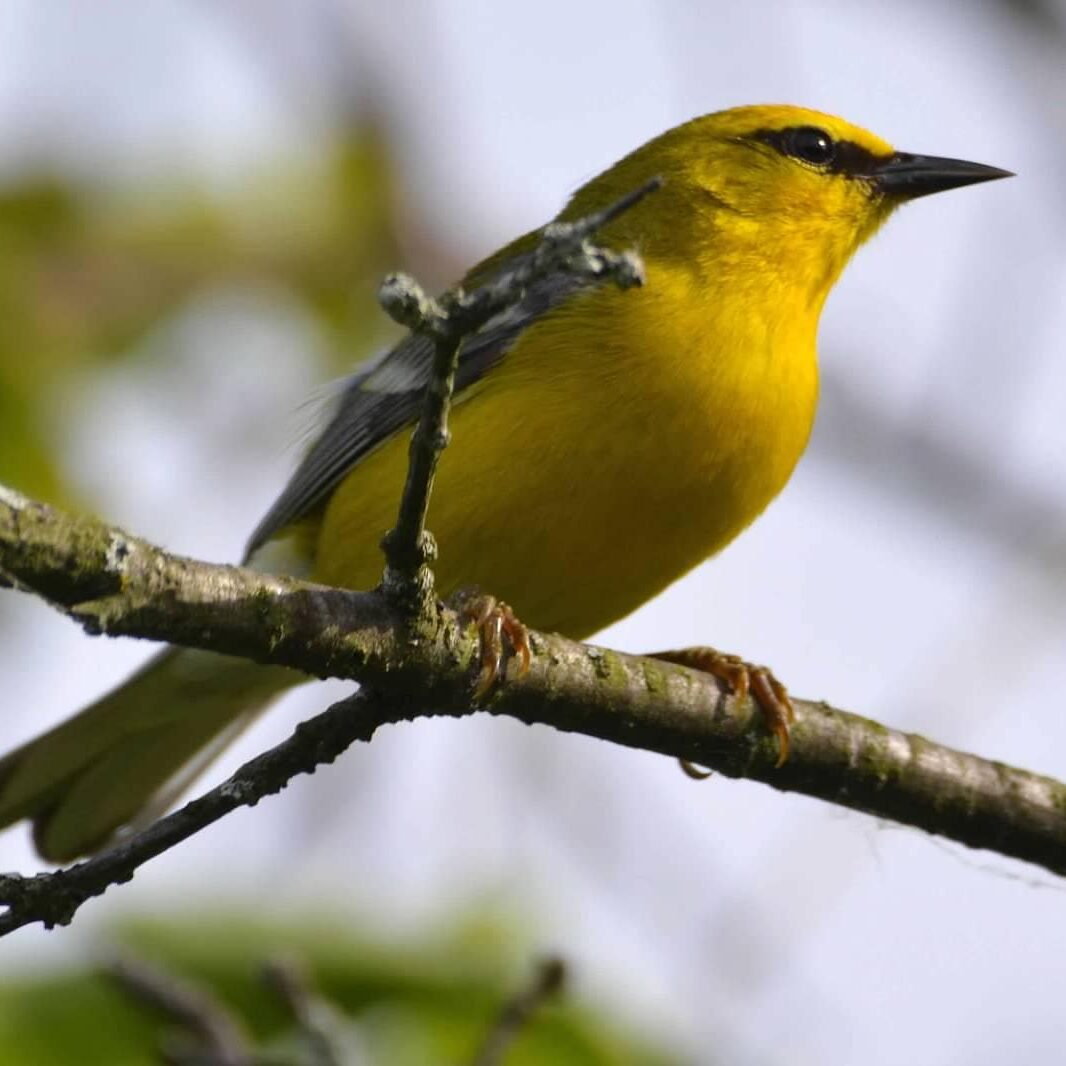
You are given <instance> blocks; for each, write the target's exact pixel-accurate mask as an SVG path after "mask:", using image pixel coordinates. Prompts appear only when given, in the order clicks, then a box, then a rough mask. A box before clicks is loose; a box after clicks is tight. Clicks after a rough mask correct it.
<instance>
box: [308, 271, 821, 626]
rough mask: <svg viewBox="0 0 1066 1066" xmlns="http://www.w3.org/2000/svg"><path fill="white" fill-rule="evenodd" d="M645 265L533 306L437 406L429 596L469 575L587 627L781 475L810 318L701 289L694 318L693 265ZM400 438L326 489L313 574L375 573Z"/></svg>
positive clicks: (651, 584) (707, 546)
mask: <svg viewBox="0 0 1066 1066" xmlns="http://www.w3.org/2000/svg"><path fill="white" fill-rule="evenodd" d="M649 281H650V282H651V284H649V286H648V288H646V289H643V290H640V291H637V292H631V293H624V294H623V293H617V292H614V291H608V290H600V291H598V292H597V293H595V294H592V295H590V296H588V297H586V298H584V299H583V300H581V301H577V302H575V303H574V305H573V306H571V307H568V308H567V309H566V310H565V312H564V313H556V314H554V315H553V316H552V317H551V318H549V319H546V320H544V321H543V322H540V323H538V324H537V325H535V326H534V327H532V328H531V329H530V330H528V331H527V332H526V333H525V334H523V336H522V338H521V339H520V340H519V342H518V343H517V345H516V346H515V348H514V349H513V350H512V351H511V352H510V353H509V354H508V355H507V357H506V358H505V359H504V361H503V362H502V364H501V365H500V366H499V367H498V368H497V369H495V370H494V371H492V373H491V374H490V375H489V376H488V377H487V378H486V380H485V381H484V382H483V383H481V384H480V385H479V386H478V387H477V389H476V391H474V392H473V394H472V395H471V396H469V397H468V398H466V399H462V400H461V402H458V403H457V405H456V407H455V408H454V409H453V412H452V444H451V445H450V447H449V448H448V449H447V450H446V451H445V453H444V455H443V457H442V458H441V462H440V467H439V471H438V476H437V480H436V485H435V488H434V493H433V499H432V503H431V506H430V512H429V523H428V524H429V528H430V529H431V530H432V531H433V533H434V535H435V537H436V539H437V542H438V544H439V547H440V557H439V560H438V563H437V567H436V574H437V581H438V588H439V591H440V593H441V594H442V595H444V596H447V595H449V594H450V593H451V592H452V591H454V590H455V589H456V588H459V587H462V586H467V585H476V586H478V587H479V588H481V589H482V590H484V591H486V592H491V593H493V594H494V595H496V596H498V597H500V598H502V599H504V600H506V601H507V602H508V603H510V604H511V605H512V606H513V607H514V609H515V611H516V613H517V614H518V615H519V617H521V618H522V619H523V620H524V621H525V622H527V623H528V624H529V625H531V626H533V627H535V628H537V629H544V630H557V631H559V632H562V633H565V634H567V635H569V636H571V637H574V638H584V637H587V636H589V635H591V634H592V633H594V632H596V631H597V630H599V629H602V628H603V627H605V626H606V625H608V624H610V623H611V622H614V621H615V620H617V619H619V618H621V617H623V616H624V615H626V614H628V613H630V612H631V611H633V610H634V609H635V608H637V607H639V606H640V605H641V604H642V603H644V602H645V601H647V600H648V599H650V598H651V597H652V596H654V595H656V594H657V593H658V592H660V591H661V590H662V589H663V588H665V587H666V586H667V585H669V584H670V583H671V582H673V581H674V580H676V579H677V578H678V577H680V576H681V575H682V574H684V573H685V572H687V571H688V570H690V569H691V568H692V567H693V566H696V565H697V564H698V563H700V562H701V561H703V560H704V559H706V558H707V557H708V556H709V555H712V554H714V553H715V552H716V551H718V550H719V549H720V548H722V547H723V546H724V545H725V544H726V543H728V542H729V541H730V540H731V539H732V538H733V537H734V536H736V534H737V533H739V532H740V531H741V530H742V529H743V528H744V527H745V526H746V525H747V524H748V523H749V522H751V521H752V520H753V519H754V518H755V517H756V516H757V515H758V514H759V512H760V511H762V509H763V508H764V507H765V506H766V504H767V503H769V501H770V500H771V499H772V498H773V496H774V495H775V494H776V493H777V492H778V491H779V490H780V489H781V487H782V486H783V485H784V483H785V481H786V480H787V479H788V476H789V475H790V473H791V472H792V469H793V467H794V466H795V463H796V461H797V460H798V458H799V456H800V454H801V453H802V451H803V448H804V445H805V444H806V441H807V437H808V435H809V432H810V427H811V422H812V419H813V414H814V407H815V401H816V394H817V369H816V362H815V356H814V324H813V323H805V322H801V323H798V324H795V323H787V322H786V323H785V325H784V326H779V327H777V328H774V327H773V326H771V325H768V324H767V323H765V322H756V323H753V322H751V321H748V320H743V319H740V320H737V321H733V322H723V321H722V320H721V319H720V318H716V317H715V316H714V314H713V310H712V308H713V294H711V295H709V296H708V302H709V313H708V316H707V323H706V329H704V330H703V331H702V332H697V333H695V334H694V333H693V332H692V331H691V330H685V329H684V328H682V324H681V322H680V321H679V319H678V316H675V315H672V314H671V313H670V302H671V300H676V299H681V300H683V301H685V306H691V304H690V303H689V302H688V301H689V299H690V297H691V295H692V294H691V293H685V292H683V291H681V288H680V287H681V286H682V285H687V284H690V282H689V281H688V280H687V279H679V278H673V277H669V276H666V275H665V274H664V273H663V272H661V271H660V272H658V276H655V275H653V276H652V277H651V278H650V279H649ZM656 282H658V284H656ZM688 320H689V321H691V316H688ZM408 439H409V433H408V432H404V433H401V434H399V435H398V436H397V437H395V438H393V439H392V440H390V441H388V442H387V443H385V444H384V445H383V446H382V447H380V448H379V449H378V450H377V451H375V452H374V453H372V454H371V455H370V456H368V457H367V458H366V459H365V460H363V461H362V462H361V463H360V464H359V465H358V466H357V467H356V468H355V469H353V471H352V472H351V473H350V474H349V475H348V477H347V478H346V479H345V480H344V482H343V483H342V484H341V485H340V486H339V487H338V489H337V490H336V492H335V493H334V495H333V497H332V498H331V500H330V501H329V504H328V506H327V507H326V510H325V513H324V515H323V519H322V523H321V527H320V532H319V535H318V538H317V550H316V559H315V564H314V577H315V578H316V579H317V580H320V581H323V582H326V583H328V584H334V585H340V586H344V587H350V588H369V587H371V586H373V585H374V584H375V583H376V582H377V581H378V579H379V578H380V575H381V569H382V557H381V552H380V549H379V547H378V544H379V541H380V539H381V536H382V534H383V533H384V532H385V531H386V530H387V529H388V528H390V527H391V525H392V524H393V522H394V521H395V517H396V510H397V504H398V501H399V495H400V491H401V487H402V485H403V480H404V472H405V470H406V466H407V445H408Z"/></svg>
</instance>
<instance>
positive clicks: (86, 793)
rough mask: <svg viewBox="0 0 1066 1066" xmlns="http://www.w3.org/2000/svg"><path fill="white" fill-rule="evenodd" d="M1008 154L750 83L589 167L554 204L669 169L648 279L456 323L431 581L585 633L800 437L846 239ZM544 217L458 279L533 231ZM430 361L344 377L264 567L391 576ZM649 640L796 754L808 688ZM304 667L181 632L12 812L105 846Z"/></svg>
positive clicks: (651, 219)
mask: <svg viewBox="0 0 1066 1066" xmlns="http://www.w3.org/2000/svg"><path fill="white" fill-rule="evenodd" d="M1008 176H1010V172H1008V171H1005V170H1001V169H999V168H996V167H990V166H985V165H983V164H978V163H972V162H967V161H964V160H959V159H949V158H943V157H938V156H929V155H916V154H910V153H906V152H899V151H897V150H896V149H894V148H893V147H892V146H891V145H890V144H889V143H888V142H886V141H884V140H882V139H881V138H880V137H878V136H876V135H875V134H873V133H870V132H869V131H867V130H865V129H863V128H861V127H858V126H855V125H852V124H851V123H849V122H847V121H845V120H843V119H841V118H837V117H835V116H832V115H828V114H823V113H821V112H818V111H813V110H809V109H805V108H800V107H795V106H791V105H756V106H745V107H736V108H732V109H729V110H724V111H718V112H715V113H711V114H706V115H702V116H700V117H697V118H694V119H691V120H689V121H687V122H685V123H683V124H681V125H679V126H676V127H674V128H672V129H669V130H667V131H666V132H664V133H662V134H660V135H659V136H656V137H654V138H653V139H652V140H650V141H648V142H647V143H645V144H643V145H642V146H640V147H638V148H637V149H635V150H634V151H632V152H630V154H628V155H626V156H625V157H624V158H623V159H621V160H620V161H619V162H617V163H615V164H614V165H613V166H611V167H610V168H609V169H607V170H606V171H604V172H603V173H601V174H599V175H598V176H597V177H595V178H593V179H592V180H590V181H589V182H587V183H586V184H584V185H583V186H581V187H580V188H579V189H577V191H576V192H574V193H573V195H572V196H571V197H570V199H569V201H568V202H567V204H566V205H565V207H564V208H563V210H562V211H561V212H560V214H559V216H558V219H559V220H560V221H567V220H573V219H576V218H580V217H584V216H586V215H588V214H591V213H592V212H595V211H598V210H600V209H602V208H604V207H605V206H607V205H609V204H610V203H612V202H614V201H616V200H617V199H618V198H619V197H621V196H623V195H624V194H626V193H628V192H630V191H632V190H633V189H635V188H638V187H640V186H641V185H643V184H644V183H646V182H648V181H649V180H651V179H653V178H660V179H661V182H662V186H661V188H660V189H659V191H658V192H656V193H655V194H654V195H650V196H647V197H646V198H644V199H643V200H641V201H640V202H639V203H638V204H637V205H636V206H634V207H633V208H632V209H631V210H629V211H628V212H626V213H624V214H622V215H620V216H619V217H617V218H615V219H614V220H613V221H612V222H610V224H609V225H608V226H606V227H605V228H604V229H603V230H602V231H601V234H600V239H601V240H602V242H603V243H605V244H608V245H612V246H617V247H631V248H634V249H636V250H637V251H638V252H639V254H640V255H641V257H642V259H643V262H644V266H645V272H646V281H645V284H644V285H643V287H641V288H639V289H633V290H631V291H628V292H621V291H619V290H617V289H614V288H612V287H609V286H592V285H590V284H588V283H587V282H583V281H580V280H575V279H574V278H563V277H550V278H546V279H544V280H541V281H537V282H534V283H532V284H531V285H530V286H529V287H528V289H527V291H526V292H525V294H524V295H523V297H522V298H521V300H520V301H519V302H518V303H517V304H516V305H515V306H514V307H512V308H511V309H510V310H509V311H507V312H505V313H503V314H501V315H499V316H497V317H496V318H495V319H493V320H492V321H490V322H489V323H487V324H486V325H485V327H484V328H482V329H481V330H480V331H479V332H477V333H475V334H474V335H472V336H470V337H468V338H467V339H466V341H465V342H464V345H463V347H462V350H461V352H460V359H459V366H458V372H457V377H456V393H455V405H454V407H453V410H452V417H451V430H452V434H451V443H450V446H449V447H448V449H447V450H446V451H445V452H444V454H443V456H442V458H441V462H440V466H439V470H438V473H437V479H436V486H435V492H434V498H433V503H432V507H431V509H430V516H429V518H430V522H429V524H430V527H431V528H432V530H433V532H434V534H435V537H436V540H437V542H438V544H439V558H438V560H437V562H436V564H435V574H436V580H437V587H438V589H439V590H440V592H441V594H442V595H449V594H452V593H456V592H458V591H459V590H460V589H463V588H466V587H477V588H479V589H484V590H486V591H487V592H490V593H491V594H493V595H494V596H498V597H499V598H500V600H501V601H506V603H508V604H511V605H512V606H513V608H514V612H515V615H514V616H511V615H508V617H507V619H506V621H508V622H511V621H512V620H513V618H514V617H520V618H521V620H522V623H523V624H526V625H529V626H532V627H534V628H536V629H539V630H545V631H549V630H554V631H558V632H560V633H563V634H565V635H567V636H569V637H571V638H573V639H578V640H582V639H586V638H588V637H590V636H591V635H593V634H594V633H596V632H598V631H599V630H601V629H603V628H605V627H606V626H607V625H609V624H610V623H612V622H614V621H616V620H618V619H620V618H622V617H624V616H626V615H628V614H630V613H631V612H632V611H634V610H636V609H637V608H638V607H640V606H641V605H642V604H644V603H645V602H646V601H648V600H650V599H651V598H652V597H654V596H655V595H656V594H658V593H659V592H660V591H662V590H663V589H664V588H666V587H667V586H668V585H670V584H671V583H673V582H674V581H675V580H677V579H678V578H680V577H681V576H682V575H684V574H685V573H687V572H688V571H690V570H692V569H693V568H694V567H695V566H697V565H698V564H700V563H702V562H703V561H704V560H706V559H708V558H709V557H711V556H713V555H715V554H716V553H717V552H718V551H720V550H721V549H722V548H723V547H724V546H725V545H726V544H728V543H729V542H730V541H732V540H733V539H734V538H735V537H736V536H737V535H738V534H739V533H741V532H742V531H743V530H744V529H745V528H747V527H748V526H749V525H750V524H751V522H752V521H753V520H754V519H755V518H756V517H757V516H758V515H759V514H760V513H761V512H762V511H763V510H764V509H765V508H766V506H767V505H768V504H769V503H770V501H771V500H772V499H773V498H774V497H775V496H776V495H777V494H778V492H780V490H781V489H782V488H783V486H784V485H785V483H786V482H787V481H788V479H789V477H790V475H791V474H792V471H793V469H794V468H795V466H796V463H797V462H798V460H799V459H800V456H801V455H802V453H803V451H804V448H805V446H806V444H807V440H808V437H809V435H810V432H811V428H812V424H813V421H814V416H815V409H816V406H817V397H818V361H817V355H816V347H817V345H816V341H817V331H818V323H819V318H820V315H821V312H822V308H823V305H824V303H825V300H826V297H827V296H828V294H829V291H830V289H831V288H832V287H833V285H834V283H835V282H836V280H837V279H838V278H839V276H840V274H841V271H842V270H843V269H844V267H845V265H846V264H847V262H848V261H849V260H850V258H851V257H852V255H853V253H854V252H855V251H856V250H857V249H858V248H859V247H860V245H862V244H863V243H864V242H865V241H867V240H868V239H869V238H870V237H871V236H872V235H873V234H874V233H875V232H876V231H877V230H878V229H879V228H880V226H881V225H882V224H883V223H884V222H885V221H886V220H887V218H888V217H889V216H890V215H891V214H892V213H893V211H894V210H895V209H896V208H897V207H898V206H900V205H901V204H903V203H905V202H908V201H911V200H914V199H917V198H919V197H923V196H926V195H928V194H931V193H937V192H941V191H944V190H948V189H954V188H957V187H960V186H965V185H971V184H976V183H979V182H985V181H990V180H994V179H998V178H1004V177H1008ZM541 232H542V231H541V230H534V231H532V232H530V233H527V234H526V235H525V236H523V237H520V238H518V239H517V240H516V241H514V242H512V243H511V244H509V245H507V246H506V247H504V248H503V249H501V250H500V251H499V252H497V253H496V254H494V255H493V256H491V257H490V258H488V259H487V260H485V261H484V262H483V263H481V264H479V265H478V266H477V267H475V268H474V269H473V270H472V271H471V272H470V273H469V274H468V275H467V277H466V278H465V279H464V283H465V285H467V286H474V285H477V284H478V283H479V282H482V281H484V280H486V279H488V278H491V277H492V276H493V275H494V272H496V271H498V270H500V269H501V268H503V267H505V266H506V265H507V264H508V263H512V262H514V261H516V260H518V259H519V257H521V256H523V255H524V254H528V252H529V251H530V250H531V249H532V248H533V247H534V246H535V244H536V242H537V241H538V239H539V237H540V234H541ZM431 362H432V347H431V342H429V341H428V340H427V339H426V338H424V337H419V336H417V335H411V336H408V337H406V338H405V339H403V340H401V341H399V343H397V344H396V345H395V346H394V347H393V348H391V349H390V350H389V351H387V352H386V353H384V355H382V356H379V357H377V358H376V359H374V360H372V361H370V362H369V363H367V364H364V365H363V366H362V367H361V368H359V369H357V370H356V372H355V373H354V374H353V375H352V376H351V377H350V378H349V379H347V381H346V382H345V383H344V384H343V386H342V387H341V389H340V391H339V394H338V399H337V401H336V403H335V405H334V407H333V409H332V411H331V412H330V414H329V415H328V417H327V418H325V419H324V424H323V426H322V429H321V432H320V433H319V435H318V437H317V439H315V441H314V443H313V444H312V445H311V446H310V448H309V449H308V450H307V451H306V453H305V455H304V456H303V458H302V461H301V462H300V463H299V464H298V466H297V468H296V470H295V472H294V473H293V475H292V477H291V479H290V480H289V482H288V483H287V485H286V486H285V487H284V489H283V491H282V492H281V494H280V496H279V497H278V498H277V500H276V502H275V503H274V504H273V506H272V507H270V509H269V510H268V511H267V512H266V514H265V516H264V517H263V519H262V521H261V522H260V523H259V524H258V526H257V527H256V528H255V530H254V531H253V532H252V534H251V537H250V538H249V541H248V545H247V551H246V553H245V557H244V562H245V564H246V565H248V566H251V567H253V568H256V569H258V570H261V571H264V572H271V573H281V574H288V575H292V576H297V577H302V578H309V579H312V580H314V581H316V582H320V583H323V584H326V585H332V586H338V587H342V588H350V589H365V588H371V587H374V586H375V585H376V583H377V581H378V579H379V577H380V574H381V570H382V561H381V554H380V548H379V544H380V541H381V538H382V535H383V534H384V533H385V532H386V531H387V530H388V529H389V528H390V527H391V525H392V524H393V521H394V518H395V514H396V507H397V503H398V499H399V492H400V488H401V486H402V484H403V479H404V474H405V470H406V466H407V451H408V438H409V434H410V429H411V427H412V425H413V424H414V423H415V421H416V420H417V418H418V415H419V412H420V409H421V396H422V390H423V387H424V386H425V384H426V382H427V381H428V378H429V373H430V365H431ZM511 631H512V632H513V633H518V634H519V636H518V638H517V639H518V640H520V639H521V636H520V634H521V632H522V630H521V627H520V626H516V627H512V630H511ZM658 654H659V655H660V656H661V657H663V658H666V659H669V660H670V661H673V662H681V663H684V664H686V665H689V666H694V667H697V668H702V669H706V670H708V671H709V672H711V673H713V674H715V675H716V676H717V677H719V678H721V679H722V680H723V681H724V683H726V684H728V685H731V686H732V687H733V688H734V689H735V690H737V691H739V692H741V693H743V692H746V691H748V690H749V689H750V691H751V694H752V695H753V697H754V698H755V700H756V702H757V703H758V704H759V706H760V707H761V708H762V710H763V713H764V715H765V717H766V723H767V726H768V727H769V728H770V730H771V731H772V732H773V733H774V735H775V736H776V737H777V740H778V742H779V744H780V748H781V758H784V756H785V755H787V750H788V749H787V743H788V737H789V732H788V729H789V720H790V717H791V703H790V701H789V699H788V695H787V691H786V690H785V688H784V686H783V685H781V684H780V683H779V682H778V681H777V679H776V678H775V677H774V676H773V674H772V673H771V672H770V671H769V670H767V669H766V668H763V667H757V666H754V665H753V664H751V663H748V662H747V661H746V660H744V659H742V658H740V657H738V656H734V655H726V654H722V653H719V652H717V651H715V650H713V649H712V648H709V647H695V648H691V649H682V650H680V651H675V652H661V653H658ZM302 680H305V679H304V678H303V676H302V675H300V674H298V673H295V672H293V671H289V670H287V669H283V668H280V667H276V666H262V665H258V664H254V663H250V662H247V661H244V660H241V659H237V658H229V657H225V656H222V655H218V654H215V653H211V652H206V651H198V650H192V649H179V648H170V649H166V650H164V651H163V652H162V653H160V654H158V655H157V656H156V657H155V658H153V659H152V660H150V661H149V663H148V664H147V665H146V666H145V667H143V668H142V669H141V670H140V671H139V672H137V673H136V674H135V675H133V676H132V677H131V678H130V679H129V680H127V681H126V682H125V683H124V684H122V685H121V686H119V687H118V688H117V689H115V690H114V691H112V692H110V693H109V694H107V695H105V696H103V697H102V698H101V699H99V700H98V701H96V702H95V703H93V704H91V705H90V706H88V707H87V708H85V709H84V710H82V711H81V712H80V713H79V714H77V715H75V716H74V717H73V718H70V719H68V720H67V721H65V722H63V723H61V724H60V725H58V726H56V727H55V728H53V729H51V730H49V731H48V732H45V733H43V734H42V735H40V736H38V737H37V738H36V739H32V740H30V741H29V742H27V743H25V744H23V745H22V746H21V747H19V748H18V749H16V750H14V751H12V752H11V753H9V754H7V755H6V756H4V757H3V758H2V759H0V827H3V826H7V825H10V824H12V823H14V822H17V821H20V820H23V819H30V820H31V821H32V823H33V839H34V843H35V845H36V848H37V850H38V852H39V854H40V855H41V856H42V857H43V858H44V859H46V860H48V861H51V862H65V861H68V860H70V859H73V858H76V857H77V856H79V855H83V854H87V853H91V852H93V851H96V850H98V849H100V848H101V847H103V846H105V845H106V844H107V843H108V842H109V841H110V840H111V839H113V838H114V835H115V834H116V833H117V832H121V831H129V827H131V826H132V827H136V826H139V825H142V824H144V823H145V822H146V821H147V820H150V819H151V818H153V817H155V816H156V815H158V814H159V813H161V812H162V811H164V810H165V809H167V807H168V806H170V805H172V804H173V802H174V801H175V799H176V798H177V797H178V796H179V795H180V794H181V793H182V792H183V791H184V790H185V789H186V788H187V787H188V786H189V784H190V783H191V782H192V780H193V779H194V778H195V777H196V776H197V775H198V774H199V773H200V772H201V771H202V770H203V769H204V768H205V767H206V766H207V765H208V764H209V763H210V762H211V760H212V759H213V758H215V756H216V755H218V753H219V752H220V751H221V750H222V749H223V748H224V747H225V745H226V744H228V743H229V742H230V741H231V740H232V739H233V738H234V737H235V736H236V734H237V733H239V732H240V731H241V730H242V729H243V728H244V727H245V726H246V725H247V724H248V723H249V722H250V721H251V720H252V719H253V718H254V717H255V716H256V715H257V714H258V713H259V712H260V711H261V710H263V709H264V708H265V707H266V706H267V705H268V704H269V703H270V702H271V701H272V700H273V699H274V698H275V697H276V696H278V695H279V694H280V693H282V692H284V691H285V690H286V689H288V688H290V687H291V686H292V685H294V684H297V683H299V682H300V681H302Z"/></svg>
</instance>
